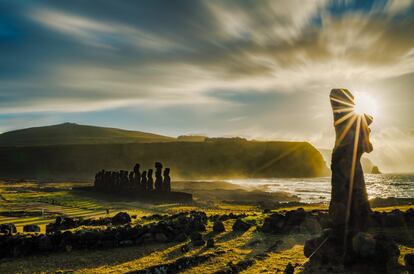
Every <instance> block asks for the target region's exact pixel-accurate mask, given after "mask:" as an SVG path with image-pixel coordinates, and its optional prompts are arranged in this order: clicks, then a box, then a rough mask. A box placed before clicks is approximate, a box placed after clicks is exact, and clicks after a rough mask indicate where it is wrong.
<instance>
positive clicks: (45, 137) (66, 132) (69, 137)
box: [0, 123, 175, 146]
mask: <svg viewBox="0 0 414 274" xmlns="http://www.w3.org/2000/svg"><path fill="white" fill-rule="evenodd" d="M174 140H175V138H172V137H167V136H162V135H157V134H152V133H146V132H140V131H130V130H123V129H117V128H107V127H96V126H87V125H78V124H74V123H64V124H60V125H53V126H45V127H33V128H27V129H20V130H14V131H9V132H6V133H3V134H0V146H46V145H79V144H125V143H150V142H169V141H174Z"/></svg>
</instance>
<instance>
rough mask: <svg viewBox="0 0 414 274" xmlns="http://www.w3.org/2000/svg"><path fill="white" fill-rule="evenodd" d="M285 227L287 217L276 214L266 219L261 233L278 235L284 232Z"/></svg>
mask: <svg viewBox="0 0 414 274" xmlns="http://www.w3.org/2000/svg"><path fill="white" fill-rule="evenodd" d="M284 225H285V216H283V215H282V214H279V213H274V214H272V215H270V216H269V217H267V218H265V219H264V221H263V226H262V227H261V231H262V232H264V233H273V234H278V233H281V232H282V231H283V226H284Z"/></svg>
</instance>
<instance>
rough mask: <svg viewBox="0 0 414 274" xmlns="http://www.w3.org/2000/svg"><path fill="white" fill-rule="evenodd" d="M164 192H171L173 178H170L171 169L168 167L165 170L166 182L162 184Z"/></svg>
mask: <svg viewBox="0 0 414 274" xmlns="http://www.w3.org/2000/svg"><path fill="white" fill-rule="evenodd" d="M162 186H163V190H164V191H168V192H169V191H171V177H170V169H169V168H168V167H167V168H165V169H164V181H163V183H162Z"/></svg>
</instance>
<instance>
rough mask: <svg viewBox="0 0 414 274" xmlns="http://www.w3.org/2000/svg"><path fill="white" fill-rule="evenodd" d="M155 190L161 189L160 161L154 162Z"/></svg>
mask: <svg viewBox="0 0 414 274" xmlns="http://www.w3.org/2000/svg"><path fill="white" fill-rule="evenodd" d="M155 190H156V191H162V190H163V188H162V164H161V163H160V162H156V163H155Z"/></svg>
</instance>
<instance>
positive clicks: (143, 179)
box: [140, 170, 148, 191]
mask: <svg viewBox="0 0 414 274" xmlns="http://www.w3.org/2000/svg"><path fill="white" fill-rule="evenodd" d="M147 181H148V179H147V172H146V171H145V170H144V171H143V172H142V175H141V185H140V187H141V190H142V191H147V190H148V189H147Z"/></svg>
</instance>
